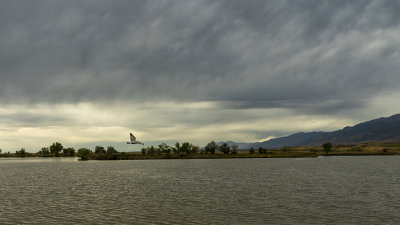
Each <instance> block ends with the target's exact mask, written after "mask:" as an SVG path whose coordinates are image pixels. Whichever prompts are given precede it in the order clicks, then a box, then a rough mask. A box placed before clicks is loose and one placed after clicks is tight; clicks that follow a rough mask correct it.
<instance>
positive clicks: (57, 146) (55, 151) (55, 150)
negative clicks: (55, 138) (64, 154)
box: [50, 142, 63, 157]
mask: <svg viewBox="0 0 400 225" xmlns="http://www.w3.org/2000/svg"><path fill="white" fill-rule="evenodd" d="M62 150H63V146H62V144H61V143H59V142H56V143H53V144H52V145H51V146H50V153H51V154H52V155H54V156H57V157H58V156H59V155H60V152H61V151H62Z"/></svg>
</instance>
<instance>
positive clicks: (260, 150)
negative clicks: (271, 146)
mask: <svg viewBox="0 0 400 225" xmlns="http://www.w3.org/2000/svg"><path fill="white" fill-rule="evenodd" d="M258 153H259V154H266V153H267V149H266V148H263V147H259V148H258Z"/></svg>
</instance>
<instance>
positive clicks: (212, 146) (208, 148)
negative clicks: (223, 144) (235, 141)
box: [204, 141, 218, 155]
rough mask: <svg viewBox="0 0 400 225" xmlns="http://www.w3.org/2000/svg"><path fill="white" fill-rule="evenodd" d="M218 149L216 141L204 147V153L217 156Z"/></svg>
mask: <svg viewBox="0 0 400 225" xmlns="http://www.w3.org/2000/svg"><path fill="white" fill-rule="evenodd" d="M217 149H218V145H217V144H216V143H215V141H211V142H210V143H208V144H207V145H206V146H205V147H204V151H205V152H208V153H210V154H211V155H214V154H215V151H216V150H217Z"/></svg>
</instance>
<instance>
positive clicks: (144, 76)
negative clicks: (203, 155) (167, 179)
mask: <svg viewBox="0 0 400 225" xmlns="http://www.w3.org/2000/svg"><path fill="white" fill-rule="evenodd" d="M399 11H400V2H399V1H397V0H393V1H391V0H377V1H372V0H371V1H368V0H352V1H348V0H334V1H332V0H288V1H286V0H251V1H242V0H210V1H208V0H185V1H181V0H149V1H146V0H113V1H109V0H86V1H82V0H68V1H64V0H32V1H23V0H3V1H1V2H0V148H1V149H2V150H3V151H11V152H13V151H15V150H19V149H20V148H22V147H23V148H25V149H26V150H27V151H30V152H37V151H38V150H40V148H41V147H45V146H49V145H51V144H52V143H53V142H56V141H58V142H61V143H62V144H63V145H64V147H75V148H79V147H89V148H93V146H95V145H98V144H99V145H103V146H108V145H112V146H114V147H116V149H117V150H123V151H131V150H132V151H133V150H139V149H140V148H141V146H133V145H127V144H126V141H129V132H134V134H135V135H136V136H137V139H138V140H140V141H143V142H144V143H145V144H146V145H150V144H153V145H158V144H160V143H162V142H166V143H168V144H172V143H174V142H176V141H179V142H185V141H188V142H191V143H194V144H197V145H200V146H204V145H205V144H207V143H208V142H210V141H211V140H215V141H228V140H232V141H236V142H256V141H265V140H268V139H270V138H274V137H281V136H287V135H290V134H292V133H296V132H308V131H333V130H337V129H341V128H343V127H345V126H352V125H355V124H357V123H359V122H363V121H366V120H370V119H374V118H379V117H386V116H390V115H393V114H397V113H399V112H400V106H399V104H398V100H399V99H400V89H399V86H400V74H399V71H400V63H399V62H400V14H399V13H398V12H399Z"/></svg>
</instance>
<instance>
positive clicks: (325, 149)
mask: <svg viewBox="0 0 400 225" xmlns="http://www.w3.org/2000/svg"><path fill="white" fill-rule="evenodd" d="M322 147H323V148H324V151H325V153H326V154H328V153H329V152H330V151H331V149H332V144H331V143H330V142H326V143H325V144H323V145H322Z"/></svg>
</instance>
